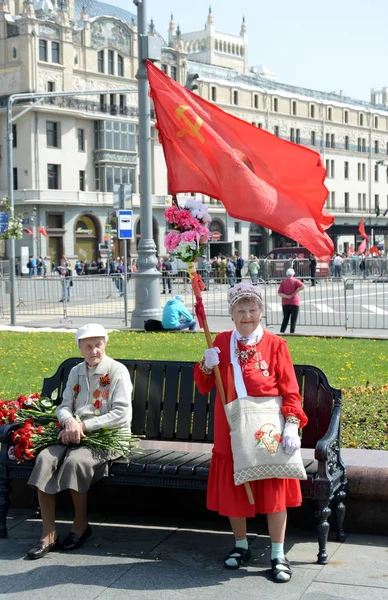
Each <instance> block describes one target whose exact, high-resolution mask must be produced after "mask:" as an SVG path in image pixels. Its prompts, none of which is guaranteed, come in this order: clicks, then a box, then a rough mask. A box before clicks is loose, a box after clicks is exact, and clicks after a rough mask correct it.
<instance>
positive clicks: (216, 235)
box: [212, 231, 221, 242]
mask: <svg viewBox="0 0 388 600" xmlns="http://www.w3.org/2000/svg"><path fill="white" fill-rule="evenodd" d="M220 237H221V234H220V232H219V231H212V240H213V242H217V241H218V240H219V239H220Z"/></svg>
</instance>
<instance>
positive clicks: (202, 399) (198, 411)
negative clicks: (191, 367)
mask: <svg viewBox="0 0 388 600" xmlns="http://www.w3.org/2000/svg"><path fill="white" fill-rule="evenodd" d="M193 411H194V414H193V432H192V439H193V441H196V442H202V441H205V440H206V429H207V427H206V426H207V418H208V395H207V394H206V396H204V395H202V394H200V393H199V390H198V388H197V387H196V388H195V394H194V407H193Z"/></svg>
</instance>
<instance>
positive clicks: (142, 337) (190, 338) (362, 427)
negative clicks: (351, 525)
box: [0, 331, 388, 450]
mask: <svg viewBox="0 0 388 600" xmlns="http://www.w3.org/2000/svg"><path fill="white" fill-rule="evenodd" d="M287 343H288V346H289V348H290V352H291V355H292V359H293V362H294V363H299V364H311V365H315V366H317V367H320V368H321V369H322V370H323V371H324V372H325V373H326V375H327V377H328V379H329V383H330V384H331V385H332V386H333V387H338V388H342V389H343V390H344V407H343V446H345V447H358V448H376V449H385V450H388V353H387V349H388V344H387V342H386V341H385V340H369V339H362V340H361V339H351V338H336V339H331V338H315V337H311V338H307V337H292V338H288V339H287ZM205 347H206V342H205V337H204V335H203V334H202V333H199V332H198V333H195V334H191V333H190V334H189V333H181V332H180V333H163V332H158V333H143V332H133V331H114V332H112V333H111V335H110V339H109V344H108V354H109V355H110V356H111V357H112V358H134V359H154V360H181V361H196V360H199V359H200V358H201V357H202V355H203V351H204V349H205ZM71 356H79V352H78V349H77V347H76V345H75V342H74V334H72V333H62V332H58V333H56V332H54V333H47V332H44V333H35V332H30V333H16V332H15V333H14V332H9V331H3V332H0V398H6V399H11V398H15V397H16V396H17V395H18V394H28V393H32V392H36V391H40V390H41V388H42V381H43V378H44V377H48V376H50V375H52V374H53V373H54V372H55V371H56V368H57V366H58V365H59V364H60V363H61V362H62V360H64V359H65V358H69V357H71Z"/></svg>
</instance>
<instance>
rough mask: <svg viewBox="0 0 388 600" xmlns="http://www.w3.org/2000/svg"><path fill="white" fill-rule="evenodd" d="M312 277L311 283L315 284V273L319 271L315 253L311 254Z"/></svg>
mask: <svg viewBox="0 0 388 600" xmlns="http://www.w3.org/2000/svg"><path fill="white" fill-rule="evenodd" d="M309 266H310V277H311V285H315V275H316V272H317V259H316V258H315V256H314V254H310V265H309Z"/></svg>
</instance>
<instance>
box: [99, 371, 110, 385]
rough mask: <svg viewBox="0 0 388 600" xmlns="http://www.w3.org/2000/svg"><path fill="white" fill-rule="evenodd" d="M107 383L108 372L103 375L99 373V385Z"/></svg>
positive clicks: (108, 379) (108, 382)
mask: <svg viewBox="0 0 388 600" xmlns="http://www.w3.org/2000/svg"><path fill="white" fill-rule="evenodd" d="M109 384H110V377H109V373H105V375H101V376H100V386H101V387H106V386H107V385H109Z"/></svg>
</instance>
